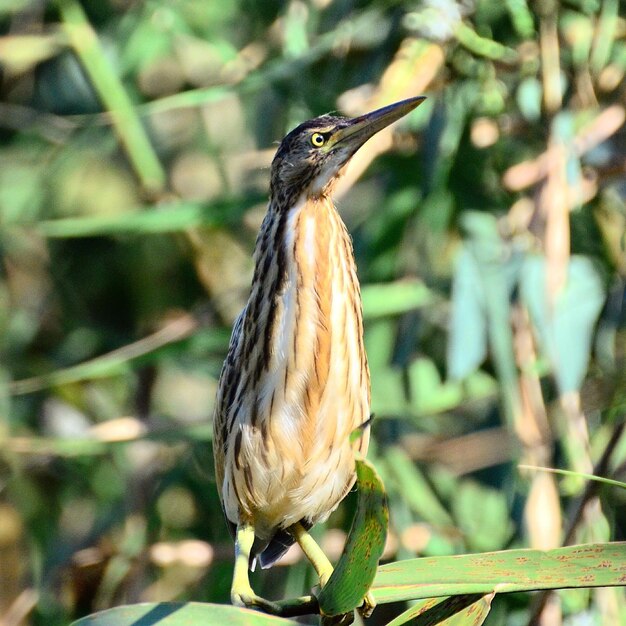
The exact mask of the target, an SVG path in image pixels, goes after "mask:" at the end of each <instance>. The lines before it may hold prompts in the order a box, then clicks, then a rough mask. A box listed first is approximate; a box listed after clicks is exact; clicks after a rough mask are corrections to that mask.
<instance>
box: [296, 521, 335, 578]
mask: <svg viewBox="0 0 626 626" xmlns="http://www.w3.org/2000/svg"><path fill="white" fill-rule="evenodd" d="M289 530H290V531H291V533H292V534H293V537H294V539H295V540H296V541H297V542H298V544H299V545H300V547H301V548H302V552H304V554H305V556H306V558H307V559H309V561H311V565H313V567H314V568H315V571H316V572H317V575H318V576H319V579H320V587H323V586H324V585H325V584H326V583H327V582H328V579H329V578H330V575H331V574H332V573H333V565H332V563H331V562H330V561H329V560H328V557H327V556H326V555H325V554H324V552H323V551H322V549H321V548H320V547H319V546H318V545H317V542H316V541H315V539H313V537H311V535H310V534H309V533H308V532H307V531H306V530H305V528H304V526H302V524H300V523H299V522H298V523H297V524H294V525H293V526H292V527H291V528H290V529H289Z"/></svg>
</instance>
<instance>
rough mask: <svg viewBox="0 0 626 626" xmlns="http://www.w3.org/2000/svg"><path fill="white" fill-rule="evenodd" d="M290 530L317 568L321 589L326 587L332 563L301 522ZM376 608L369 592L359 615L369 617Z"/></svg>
mask: <svg viewBox="0 0 626 626" xmlns="http://www.w3.org/2000/svg"><path fill="white" fill-rule="evenodd" d="M289 530H290V532H291V533H292V534H293V537H294V539H295V540H296V541H297V542H298V544H299V546H300V547H301V548H302V552H304V554H305V556H306V558H307V559H309V561H310V562H311V564H312V565H313V567H314V568H315V571H316V572H317V575H318V576H319V579H320V588H322V587H324V585H325V584H326V583H327V582H328V579H329V578H330V576H331V574H332V573H333V565H332V563H331V562H330V561H329V560H328V557H327V556H326V555H325V554H324V552H323V550H322V549H321V548H320V547H319V546H318V545H317V542H316V541H315V539H313V537H311V535H310V534H309V533H308V532H307V530H306V529H305V528H304V526H302V524H300V522H298V523H297V524H294V525H293V526H291V527H290V529H289ZM375 608H376V600H374V596H373V594H372V592H371V591H368V592H367V593H366V594H365V598H363V604H362V605H361V606H360V607H359V609H358V610H359V613H360V614H361V615H362V616H363V617H369V616H370V615H371V614H372V612H373V611H374V609H375Z"/></svg>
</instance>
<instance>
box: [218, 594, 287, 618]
mask: <svg viewBox="0 0 626 626" xmlns="http://www.w3.org/2000/svg"><path fill="white" fill-rule="evenodd" d="M230 601H231V603H232V604H233V605H234V606H241V607H244V608H248V609H256V610H257V611H263V612H264V613H270V614H271V615H281V614H282V609H281V606H280V605H279V604H277V603H276V602H271V601H270V600H266V599H265V598H262V597H261V596H258V595H257V594H256V593H254V591H253V590H252V587H247V588H239V589H232V590H231V592H230Z"/></svg>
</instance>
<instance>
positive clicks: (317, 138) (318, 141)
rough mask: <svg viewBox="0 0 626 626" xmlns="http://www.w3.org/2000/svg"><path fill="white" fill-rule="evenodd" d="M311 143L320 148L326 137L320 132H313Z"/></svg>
mask: <svg viewBox="0 0 626 626" xmlns="http://www.w3.org/2000/svg"><path fill="white" fill-rule="evenodd" d="M311 143H312V144H313V145H314V146H315V147H316V148H321V147H322V146H323V145H324V144H325V143H326V137H324V135H322V133H313V134H312V135H311Z"/></svg>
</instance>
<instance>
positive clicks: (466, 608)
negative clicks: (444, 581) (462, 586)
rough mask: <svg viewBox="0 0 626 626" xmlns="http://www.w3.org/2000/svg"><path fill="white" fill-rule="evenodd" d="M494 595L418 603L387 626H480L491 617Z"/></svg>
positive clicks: (470, 595) (435, 599)
mask: <svg viewBox="0 0 626 626" xmlns="http://www.w3.org/2000/svg"><path fill="white" fill-rule="evenodd" d="M493 595H494V594H487V595H485V596H481V595H478V594H469V595H462V596H453V597H451V598H443V599H441V598H429V599H428V600H421V601H419V602H416V603H415V604H414V605H413V606H412V607H410V608H409V609H407V610H406V611H405V612H404V613H401V614H400V615H398V617H396V618H395V619H394V620H392V621H391V622H389V624H387V626H401V625H402V624H406V623H407V622H408V621H409V620H413V621H412V622H411V623H412V624H413V626H434V625H435V624H443V625H444V626H480V624H482V623H483V622H484V621H485V620H486V619H487V615H489V611H490V610H491V601H492V600H493Z"/></svg>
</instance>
